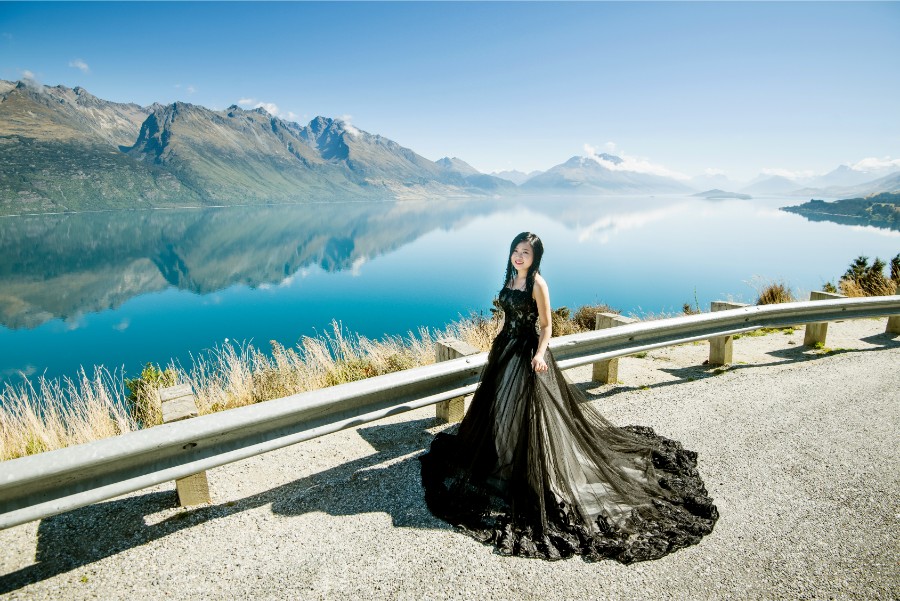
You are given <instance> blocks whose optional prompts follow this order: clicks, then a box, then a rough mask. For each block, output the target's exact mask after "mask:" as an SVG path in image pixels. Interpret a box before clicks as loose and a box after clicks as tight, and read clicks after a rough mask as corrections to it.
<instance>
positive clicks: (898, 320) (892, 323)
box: [884, 284, 900, 334]
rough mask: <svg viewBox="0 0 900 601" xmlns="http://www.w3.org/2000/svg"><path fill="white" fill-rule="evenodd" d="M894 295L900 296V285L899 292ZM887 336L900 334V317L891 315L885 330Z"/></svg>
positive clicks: (898, 286) (899, 285) (898, 285)
mask: <svg viewBox="0 0 900 601" xmlns="http://www.w3.org/2000/svg"><path fill="white" fill-rule="evenodd" d="M894 294H900V284H897V290H896V292H894ZM884 333H885V334H900V315H891V316H890V317H888V322H887V327H886V328H885V329H884Z"/></svg>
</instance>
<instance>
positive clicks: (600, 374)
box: [591, 313, 637, 384]
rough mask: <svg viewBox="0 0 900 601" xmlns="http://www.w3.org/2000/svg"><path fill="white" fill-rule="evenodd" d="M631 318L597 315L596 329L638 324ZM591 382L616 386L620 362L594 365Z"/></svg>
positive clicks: (603, 362) (609, 360) (611, 314)
mask: <svg viewBox="0 0 900 601" xmlns="http://www.w3.org/2000/svg"><path fill="white" fill-rule="evenodd" d="M636 321H637V320H636V319H632V318H631V317H623V316H621V315H616V314H615V313H597V315H596V316H595V317H594V329H595V330H605V329H606V328H614V327H616V326H624V325H627V324H630V323H634V322H636ZM591 380H593V381H595V382H601V383H603V384H615V383H616V382H618V380H619V360H618V359H607V360H605V361H597V362H596V363H594V369H593V371H592V372H591Z"/></svg>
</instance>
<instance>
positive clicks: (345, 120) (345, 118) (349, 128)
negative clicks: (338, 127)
mask: <svg viewBox="0 0 900 601" xmlns="http://www.w3.org/2000/svg"><path fill="white" fill-rule="evenodd" d="M351 119H353V115H341V116H340V117H338V118H337V120H338V121H340V122H341V124H342V125H343V126H344V131H345V132H347V133H348V134H350V135H351V136H353V137H356V136H358V135H359V130H358V129H356V128H355V127H353V124H351V123H350V120H351Z"/></svg>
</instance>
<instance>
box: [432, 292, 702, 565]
mask: <svg viewBox="0 0 900 601" xmlns="http://www.w3.org/2000/svg"><path fill="white" fill-rule="evenodd" d="M499 300H500V304H501V307H502V308H503V310H504V314H505V316H506V319H505V323H504V325H503V329H502V331H501V332H500V333H499V334H498V336H497V338H496V339H495V340H494V343H493V346H492V347H491V351H490V353H489V355H488V361H487V365H486V366H485V368H484V371H483V373H482V376H481V384H480V386H479V388H478V390H477V391H476V393H475V395H474V397H473V399H472V403H471V405H470V406H469V409H468V412H467V413H466V416H465V418H464V419H463V421H462V422H461V423H460V425H459V430H458V431H457V433H456V434H450V433H440V434H438V435H437V436H436V437H435V438H434V441H433V442H432V444H431V449H430V451H429V452H428V453H426V454H425V455H422V456H421V457H420V460H421V462H422V484H423V487H424V489H425V501H426V503H427V504H428V507H429V509H430V510H431V512H432V513H433V514H434V515H435V516H437V517H439V518H441V519H443V520H445V521H447V522H449V523H451V524H454V525H456V526H458V527H459V528H460V529H461V530H462V531H463V532H465V533H467V534H469V535H471V536H473V537H474V538H476V539H478V540H480V541H483V542H485V543H490V544H493V545H494V546H495V547H496V550H497V552H498V553H500V554H503V555H520V556H525V557H539V558H543V559H560V558H564V557H569V556H572V555H574V554H580V555H582V556H583V557H584V558H585V559H589V560H598V559H603V558H612V559H616V560H618V561H620V562H623V563H631V562H634V561H643V560H648V559H656V558H658V557H661V556H663V555H665V554H667V553H671V552H672V551H675V550H677V549H680V548H682V547H687V546H689V545H693V544H696V543H698V542H699V541H700V539H701V538H702V537H703V536H704V535H706V534H709V533H710V532H712V529H713V526H714V524H715V522H716V519H717V518H718V511H717V510H716V506H715V505H713V503H712V499H710V497H709V496H708V495H707V492H706V488H705V487H704V485H703V480H702V479H701V478H700V475H699V474H698V472H697V469H696V465H697V455H696V453H694V452H692V451H687V450H685V449H683V448H682V446H681V444H680V443H678V442H675V441H672V440H669V439H667V438H663V437H662V436H658V435H657V434H655V433H654V431H653V430H652V429H651V428H647V427H636V426H628V427H625V428H619V427H616V426H614V425H612V424H611V423H610V422H608V421H607V420H606V419H604V418H603V417H602V416H601V415H600V414H599V413H598V412H597V411H596V410H595V409H594V408H593V407H592V406H591V405H590V404H589V403H586V402H585V399H584V397H583V396H582V395H581V393H580V391H578V390H577V389H575V388H573V387H570V386H569V385H568V384H567V382H566V381H565V379H564V378H563V375H562V372H560V370H559V368H558V367H557V365H556V362H555V361H554V359H553V357H552V355H551V353H550V352H549V350H548V351H547V353H546V359H547V365H548V367H549V369H548V370H547V371H546V372H541V373H535V372H534V371H533V370H532V368H531V358H532V357H533V356H534V353H535V351H536V350H537V344H538V334H537V329H536V322H537V318H538V312H537V305H536V303H535V302H534V299H533V298H532V296H531V293H530V291H519V290H512V289H509V288H505V289H504V290H502V291H501V293H500V299H499Z"/></svg>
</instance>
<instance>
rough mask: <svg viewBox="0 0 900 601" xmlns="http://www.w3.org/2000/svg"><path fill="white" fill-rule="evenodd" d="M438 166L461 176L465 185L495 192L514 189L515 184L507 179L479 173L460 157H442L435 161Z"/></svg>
mask: <svg viewBox="0 0 900 601" xmlns="http://www.w3.org/2000/svg"><path fill="white" fill-rule="evenodd" d="M435 162H436V163H437V164H438V165H439V166H441V167H442V168H443V169H445V170H446V171H447V172H449V173H455V174H458V175H460V176H462V177H463V179H464V180H465V182H466V185H469V186H473V187H476V188H481V189H483V190H493V191H495V192H510V191H513V190H515V188H516V186H515V185H514V184H513V183H512V182H510V181H509V180H505V179H503V178H500V177H495V176H493V175H487V174H485V173H481V172H480V171H478V169H475V167H472V166H471V165H470V164H468V163H467V162H465V161H464V160H462V159H458V158H456V157H453V158H452V159H451V158H450V157H444V158H442V159H438V160H437V161H435Z"/></svg>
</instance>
